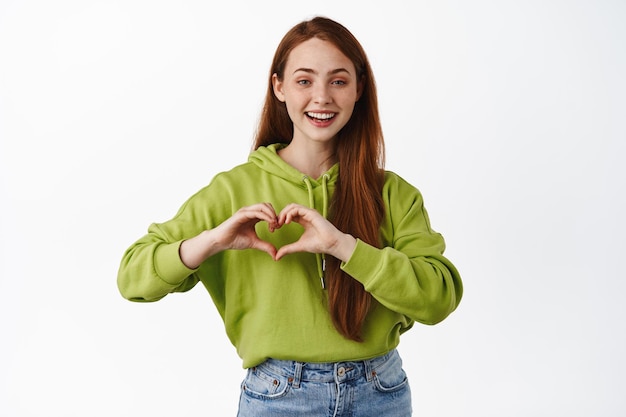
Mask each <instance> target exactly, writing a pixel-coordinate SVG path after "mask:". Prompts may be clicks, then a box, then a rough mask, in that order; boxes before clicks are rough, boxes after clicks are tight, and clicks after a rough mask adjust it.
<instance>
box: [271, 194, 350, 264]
mask: <svg viewBox="0 0 626 417" xmlns="http://www.w3.org/2000/svg"><path fill="white" fill-rule="evenodd" d="M291 222H296V223H298V224H300V225H301V226H302V227H304V233H303V234H302V236H300V239H298V240H297V241H296V242H293V243H290V244H287V245H285V246H283V247H281V248H280V249H279V250H278V252H277V253H276V255H275V257H274V259H275V260H279V259H280V258H282V257H283V256H285V255H287V254H290V253H295V252H311V253H327V254H329V255H332V256H334V257H336V258H338V259H340V260H342V261H347V260H348V259H349V258H350V256H351V255H352V251H353V250H354V247H355V246H356V239H354V237H352V236H351V235H348V234H345V233H343V232H341V231H340V230H339V229H337V228H336V227H335V226H334V225H333V224H332V223H331V222H329V221H328V220H326V219H325V218H324V217H322V215H321V214H319V213H318V212H317V211H316V210H314V209H311V208H308V207H304V206H301V205H299V204H295V203H293V204H290V205H288V206H287V207H285V208H284V209H283V210H282V211H281V212H280V215H279V216H278V225H280V226H282V225H284V224H289V223H291Z"/></svg>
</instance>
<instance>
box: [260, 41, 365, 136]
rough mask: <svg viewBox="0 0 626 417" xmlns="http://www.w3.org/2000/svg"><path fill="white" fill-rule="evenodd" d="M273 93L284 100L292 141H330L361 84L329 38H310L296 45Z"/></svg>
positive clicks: (349, 111)
mask: <svg viewBox="0 0 626 417" xmlns="http://www.w3.org/2000/svg"><path fill="white" fill-rule="evenodd" d="M272 84H273V87H274V94H275V95H276V97H277V98H278V99H279V100H280V101H282V102H284V103H285V105H286V107H287V113H289V117H290V119H291V121H292V122H293V126H294V134H293V139H292V142H294V141H297V142H298V141H314V142H320V143H327V144H332V143H333V142H334V139H335V138H336V137H337V133H338V132H339V131H340V130H341V129H342V128H343V127H344V126H345V125H346V123H348V120H350V117H351V116H352V111H353V110H354V105H355V103H356V101H357V100H358V99H359V96H360V92H361V91H360V90H361V86H360V83H359V79H358V76H357V74H356V70H355V68H354V64H353V63H352V61H350V59H348V58H347V57H346V56H345V55H344V54H343V53H342V52H341V51H340V50H339V49H337V47H335V46H334V45H333V44H332V43H330V42H328V41H324V40H321V39H319V38H311V39H309V40H307V41H305V42H303V43H301V44H300V45H298V46H296V47H295V48H294V49H293V50H292V51H291V53H290V54H289V58H288V60H287V64H286V66H285V71H284V75H283V78H282V79H279V78H278V76H277V75H276V74H274V75H273V77H272Z"/></svg>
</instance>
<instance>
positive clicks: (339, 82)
mask: <svg viewBox="0 0 626 417" xmlns="http://www.w3.org/2000/svg"><path fill="white" fill-rule="evenodd" d="M331 84H333V85H346V84H347V83H346V82H345V81H344V80H335V81H333V82H331Z"/></svg>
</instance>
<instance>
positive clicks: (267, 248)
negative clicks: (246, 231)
mask: <svg viewBox="0 0 626 417" xmlns="http://www.w3.org/2000/svg"><path fill="white" fill-rule="evenodd" d="M252 248H253V249H257V250H260V251H263V252H266V253H268V254H269V255H270V256H271V257H272V259H276V248H275V247H274V246H273V245H272V244H271V243H269V242H265V241H263V240H260V239H259V240H258V241H257V242H255V243H254V244H253V245H252Z"/></svg>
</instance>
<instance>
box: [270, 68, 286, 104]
mask: <svg viewBox="0 0 626 417" xmlns="http://www.w3.org/2000/svg"><path fill="white" fill-rule="evenodd" d="M272 88H273V89H274V95H275V96H276V98H277V99H278V100H280V101H282V102H283V103H284V102H285V94H284V93H283V82H282V81H281V80H279V79H278V75H277V74H276V73H274V74H272Z"/></svg>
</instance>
